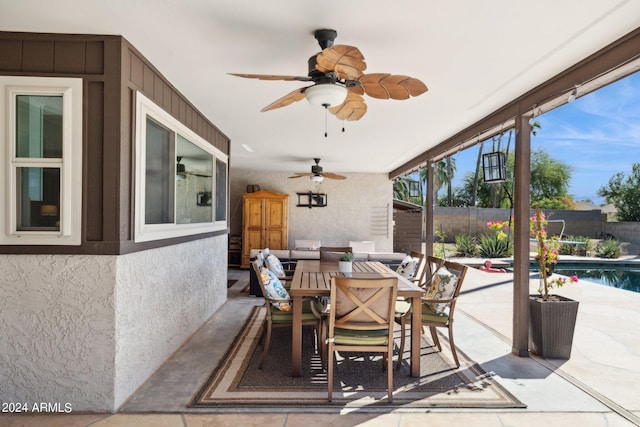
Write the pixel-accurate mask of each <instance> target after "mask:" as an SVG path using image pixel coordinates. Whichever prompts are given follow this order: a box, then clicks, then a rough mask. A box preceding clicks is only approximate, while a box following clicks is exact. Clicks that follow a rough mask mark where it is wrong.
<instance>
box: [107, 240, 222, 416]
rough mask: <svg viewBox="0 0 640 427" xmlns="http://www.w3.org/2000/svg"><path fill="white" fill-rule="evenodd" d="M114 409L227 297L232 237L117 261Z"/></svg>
mask: <svg viewBox="0 0 640 427" xmlns="http://www.w3.org/2000/svg"><path fill="white" fill-rule="evenodd" d="M115 295H116V296H115V306H116V319H115V325H116V343H117V345H116V354H115V366H116V369H115V385H114V390H115V396H114V401H115V407H116V408H117V407H119V406H120V405H121V404H122V403H124V401H125V400H126V399H127V398H128V397H129V396H130V395H131V394H132V393H133V392H134V391H135V390H136V389H137V388H138V387H139V386H140V385H142V383H143V382H144V381H145V380H146V379H147V378H149V376H150V375H151V374H153V372H154V371H155V370H156V369H157V368H159V367H160V365H161V364H162V363H163V362H164V361H165V360H166V359H167V358H168V357H169V356H171V354H173V352H174V351H175V350H177V349H178V347H180V345H182V343H183V342H184V341H186V340H187V339H188V338H189V337H190V336H191V334H193V333H194V332H195V331H196V330H197V329H198V328H199V327H200V326H201V325H202V324H203V323H204V322H205V321H206V320H207V319H208V318H209V317H210V316H211V315H212V314H213V313H214V311H215V310H217V309H218V308H219V307H220V306H221V305H222V304H223V303H224V301H225V300H226V298H227V236H226V235H224V236H218V237H213V238H210V239H203V240H196V241H193V242H188V243H183V244H180V245H173V246H166V247H163V248H159V249H153V250H148V251H143V252H136V253H133V254H129V255H125V256H122V257H119V258H118V262H117V277H116V292H115Z"/></svg>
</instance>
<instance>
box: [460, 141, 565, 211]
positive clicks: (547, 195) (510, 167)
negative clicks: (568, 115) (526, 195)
mask: <svg viewBox="0 0 640 427" xmlns="http://www.w3.org/2000/svg"><path fill="white" fill-rule="evenodd" d="M514 170H515V158H514V156H513V154H509V157H508V159H507V180H506V181H505V182H502V183H496V184H487V183H486V182H484V181H483V179H482V176H480V177H479V181H478V188H477V190H476V200H477V205H478V207H480V208H489V207H497V208H510V207H513V192H512V189H513V176H514ZM572 170H573V168H572V167H571V166H569V165H567V164H566V163H564V162H562V161H560V160H556V159H553V158H552V157H550V156H549V155H548V154H547V153H546V152H545V151H544V150H542V149H540V150H534V151H532V153H531V206H535V205H536V204H537V205H538V206H540V207H541V208H544V209H572V208H573V206H574V204H573V200H572V199H571V196H569V193H568V191H569V182H570V180H571V171H572ZM481 175H482V174H481ZM473 181H474V173H473V172H468V173H467V174H465V176H464V179H463V186H462V188H460V189H457V190H456V191H455V192H454V197H453V199H454V205H455V206H471V201H472V200H473Z"/></svg>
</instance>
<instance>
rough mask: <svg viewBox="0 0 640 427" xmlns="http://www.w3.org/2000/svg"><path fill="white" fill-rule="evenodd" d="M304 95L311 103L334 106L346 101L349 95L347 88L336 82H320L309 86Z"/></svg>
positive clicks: (326, 106)
mask: <svg viewBox="0 0 640 427" xmlns="http://www.w3.org/2000/svg"><path fill="white" fill-rule="evenodd" d="M304 96H305V97H306V98H307V101H309V103H310V104H311V105H320V106H323V107H325V108H328V107H334V106H336V105H340V104H342V103H343V102H344V100H345V98H346V97H347V88H346V87H344V86H342V85H339V84H334V83H320V84H315V85H313V86H311V87H308V88H307V89H306V90H305V91H304Z"/></svg>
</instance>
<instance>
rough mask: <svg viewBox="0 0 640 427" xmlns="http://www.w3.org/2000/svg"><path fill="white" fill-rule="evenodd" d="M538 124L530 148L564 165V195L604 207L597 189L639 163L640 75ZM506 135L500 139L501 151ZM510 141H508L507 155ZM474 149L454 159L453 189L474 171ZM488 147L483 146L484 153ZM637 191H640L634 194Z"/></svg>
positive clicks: (540, 119) (582, 99)
mask: <svg viewBox="0 0 640 427" xmlns="http://www.w3.org/2000/svg"><path fill="white" fill-rule="evenodd" d="M536 119H537V121H538V122H539V123H540V125H541V129H538V130H537V135H536V136H532V137H531V149H532V150H538V149H540V148H542V149H544V150H545V151H546V152H547V153H548V154H549V155H550V157H552V158H553V159H555V160H560V161H562V162H564V163H565V164H567V165H570V166H571V167H572V168H573V170H572V172H571V181H570V184H569V194H571V195H572V196H573V199H574V200H575V201H583V200H587V199H589V200H591V201H592V202H594V203H595V204H596V205H600V204H602V203H604V199H603V198H601V197H598V195H597V192H598V189H599V188H600V187H602V186H605V185H607V183H608V182H609V179H610V178H611V177H612V176H613V175H614V174H616V173H618V172H623V173H624V174H625V175H626V176H629V174H630V173H631V167H632V165H633V164H634V163H640V72H638V73H635V74H632V75H631V76H628V77H626V78H624V79H622V80H619V81H617V82H615V83H612V84H610V85H608V86H605V87H603V88H601V89H599V90H597V91H595V92H592V93H590V94H588V95H584V96H582V97H580V96H579V88H578V98H576V100H575V101H573V102H571V103H568V104H565V105H563V106H562V107H558V108H556V109H555V110H552V111H549V112H547V113H545V114H543V115H541V116H539V117H537V118H536ZM507 137H508V134H505V137H504V138H505V139H504V142H503V147H504V146H505V145H506V140H507ZM514 140H515V136H512V139H511V150H513V147H514V142H515V141H514ZM478 147H479V146H475V147H472V148H469V149H467V150H464V151H461V152H460V153H458V154H456V155H455V156H454V158H455V159H456V173H455V177H454V180H453V187H461V186H462V179H463V177H464V175H465V174H466V173H468V172H473V171H474V170H475V165H476V160H477V156H478ZM490 148H491V146H490V145H488V144H487V143H485V148H484V152H485V153H486V152H488V151H490ZM639 191H640V189H639Z"/></svg>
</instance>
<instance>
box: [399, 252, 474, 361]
mask: <svg viewBox="0 0 640 427" xmlns="http://www.w3.org/2000/svg"><path fill="white" fill-rule="evenodd" d="M466 273H467V266H465V265H462V264H459V263H457V262H451V261H444V262H443V263H442V266H441V267H440V268H438V270H437V271H436V272H435V274H434V275H433V280H432V281H431V285H430V286H429V288H428V289H427V293H426V295H425V296H424V297H423V298H422V304H421V307H422V313H421V316H422V318H421V323H422V327H423V328H424V327H425V326H428V327H429V330H430V332H431V338H432V340H433V343H434V344H435V345H436V347H438V351H442V346H441V345H440V340H439V339H438V333H437V331H436V328H447V329H448V330H449V345H450V347H451V353H452V354H453V359H454V361H455V364H456V368H459V367H460V361H459V360H458V354H457V353H456V346H455V343H454V341H453V315H454V311H455V308H456V301H457V300H458V295H460V288H461V287H462V282H463V281H464V276H465V275H466ZM405 308H406V311H405V312H404V313H402V312H401V311H400V312H398V311H397V310H398V309H399V304H396V320H397V321H399V322H400V334H401V335H400V350H399V356H398V365H397V367H398V368H399V367H400V364H401V363H402V356H403V354H404V342H405V335H406V326H407V322H408V321H410V320H409V319H410V317H411V316H410V314H411V313H410V308H411V306H410V305H409V304H406V306H405Z"/></svg>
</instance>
